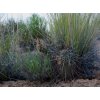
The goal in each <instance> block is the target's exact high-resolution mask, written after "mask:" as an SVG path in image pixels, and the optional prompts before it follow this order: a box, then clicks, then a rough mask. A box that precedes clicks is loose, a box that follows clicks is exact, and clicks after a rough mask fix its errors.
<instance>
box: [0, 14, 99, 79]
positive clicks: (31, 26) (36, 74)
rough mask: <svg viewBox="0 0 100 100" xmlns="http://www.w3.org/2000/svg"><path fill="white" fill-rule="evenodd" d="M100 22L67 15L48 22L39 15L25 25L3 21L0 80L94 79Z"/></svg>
mask: <svg viewBox="0 0 100 100" xmlns="http://www.w3.org/2000/svg"><path fill="white" fill-rule="evenodd" d="M99 19H100V15H99V14H71V13H68V14H48V20H49V21H48V22H47V21H46V20H45V19H44V18H42V17H40V16H39V15H37V14H33V15H32V16H31V17H30V18H29V19H28V20H27V21H26V22H24V21H23V20H20V21H15V20H14V19H9V20H7V21H5V22H2V21H1V22H0V80H17V79H27V80H48V79H63V80H67V79H69V80H71V79H75V78H92V76H93V70H92V69H93V66H94V65H93V59H92V60H91V58H93V56H94V54H93V52H92V47H93V41H94V40H95V36H96V34H97V30H98V29H99V28H100V20H99ZM47 23H49V29H48V28H47V26H48V24H47ZM87 59H89V60H90V62H89V61H88V62H86V61H87Z"/></svg>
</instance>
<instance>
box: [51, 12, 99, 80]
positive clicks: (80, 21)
mask: <svg viewBox="0 0 100 100" xmlns="http://www.w3.org/2000/svg"><path fill="white" fill-rule="evenodd" d="M97 27H98V14H71V13H68V14H51V15H50V31H51V37H52V39H53V40H55V41H54V43H55V44H56V45H60V46H61V47H62V48H61V50H62V51H63V50H65V52H64V53H61V55H60V57H61V61H62V62H61V66H60V67H61V69H62V71H61V72H60V73H63V78H64V79H67V78H73V77H74V75H75V74H77V75H79V73H80V72H78V69H81V66H80V65H81V62H79V61H78V60H79V59H81V57H83V56H84V55H85V54H87V53H88V52H89V51H90V49H91V45H92V41H93V39H94V37H95V34H96V30H97ZM70 51H71V52H70ZM77 68H78V69H77ZM81 70H82V69H81ZM85 71H86V70H85Z"/></svg>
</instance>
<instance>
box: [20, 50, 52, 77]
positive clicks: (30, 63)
mask: <svg viewBox="0 0 100 100" xmlns="http://www.w3.org/2000/svg"><path fill="white" fill-rule="evenodd" d="M22 63H23V66H25V68H26V69H27V70H28V71H29V72H30V73H31V75H32V76H33V79H45V78H50V77H51V72H52V69H51V62H50V58H49V56H48V55H44V54H42V53H40V52H38V51H36V52H34V53H33V54H32V53H27V54H26V55H24V57H23V62H22Z"/></svg>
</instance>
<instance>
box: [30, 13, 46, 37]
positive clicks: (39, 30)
mask: <svg viewBox="0 0 100 100" xmlns="http://www.w3.org/2000/svg"><path fill="white" fill-rule="evenodd" d="M28 24H29V30H30V33H31V34H32V37H33V38H43V37H44V36H45V34H46V21H45V19H43V18H42V17H40V16H39V15H36V14H33V15H32V17H30V20H29V23H28Z"/></svg>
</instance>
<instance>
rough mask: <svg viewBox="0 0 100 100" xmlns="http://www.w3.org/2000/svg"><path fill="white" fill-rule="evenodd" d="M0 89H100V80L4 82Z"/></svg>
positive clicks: (0, 84)
mask: <svg viewBox="0 0 100 100" xmlns="http://www.w3.org/2000/svg"><path fill="white" fill-rule="evenodd" d="M0 87H100V80H98V79H92V80H88V79H85V80H84V79H78V80H73V81H70V82H68V81H67V82H64V81H59V82H56V83H54V82H44V83H41V82H37V81H33V82H30V81H20V80H19V81H8V82H7V81H5V82H2V83H0Z"/></svg>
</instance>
